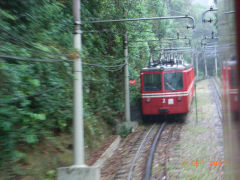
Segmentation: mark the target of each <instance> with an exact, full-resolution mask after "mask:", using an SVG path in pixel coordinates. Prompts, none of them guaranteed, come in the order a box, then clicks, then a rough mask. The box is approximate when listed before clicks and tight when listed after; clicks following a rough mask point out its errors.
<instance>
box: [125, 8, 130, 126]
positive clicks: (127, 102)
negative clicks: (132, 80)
mask: <svg viewBox="0 0 240 180" xmlns="http://www.w3.org/2000/svg"><path fill="white" fill-rule="evenodd" d="M123 14H124V18H125V19H126V18H127V11H126V9H125V8H123ZM123 41H124V42H123V46H124V47H123V48H124V58H125V67H124V82H125V86H124V88H125V121H127V122H130V121H131V114H130V91H129V72H128V38H127V28H126V29H125V33H124V36H123Z"/></svg>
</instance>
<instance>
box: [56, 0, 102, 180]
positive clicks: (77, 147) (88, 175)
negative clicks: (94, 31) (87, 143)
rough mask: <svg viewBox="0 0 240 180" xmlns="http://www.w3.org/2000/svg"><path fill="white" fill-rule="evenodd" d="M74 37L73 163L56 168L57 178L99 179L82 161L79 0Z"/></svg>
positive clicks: (95, 169)
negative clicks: (75, 51)
mask: <svg viewBox="0 0 240 180" xmlns="http://www.w3.org/2000/svg"><path fill="white" fill-rule="evenodd" d="M73 17H74V38H73V45H74V48H75V49H76V50H77V51H78V53H76V56H75V59H74V82H73V83H74V94H73V98H74V99H73V103H74V104H73V108H74V109H73V131H74V132H73V133H74V134H73V154H74V157H73V159H74V164H73V166H70V167H62V168H58V171H57V180H67V179H69V180H76V179H77V180H85V179H91V180H99V179H100V170H99V168H98V167H88V166H86V165H85V162H84V131H83V130H84V125H83V85H82V59H81V47H82V39H81V33H82V32H81V0H73Z"/></svg>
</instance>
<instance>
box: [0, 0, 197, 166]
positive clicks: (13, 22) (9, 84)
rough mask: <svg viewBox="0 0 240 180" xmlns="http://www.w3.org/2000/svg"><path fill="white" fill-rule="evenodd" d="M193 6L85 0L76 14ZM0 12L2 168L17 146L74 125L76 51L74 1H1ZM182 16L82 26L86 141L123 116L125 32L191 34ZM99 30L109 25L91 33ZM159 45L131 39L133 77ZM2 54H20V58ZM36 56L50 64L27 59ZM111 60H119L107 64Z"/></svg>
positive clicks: (155, 0) (17, 154) (133, 35)
mask: <svg viewBox="0 0 240 180" xmlns="http://www.w3.org/2000/svg"><path fill="white" fill-rule="evenodd" d="M191 8H192V6H191V3H190V0H171V1H170V0H169V1H167V0H165V1H162V0H146V1H131V3H130V1H122V0H114V1H110V0H102V1H97V0H90V1H82V12H81V14H82V20H83V21H91V20H95V19H119V18H125V16H124V10H125V11H126V12H127V15H126V17H128V18H135V17H151V16H152V17H154V16H166V15H182V14H179V11H180V13H181V11H182V12H183V13H185V14H187V12H190V11H191V10H192V9H191ZM197 15H198V14H197ZM0 16H1V18H0V43H1V48H0V55H1V59H0V87H1V88H0V98H1V101H0V137H1V138H0V151H1V155H0V167H13V166H14V163H16V162H18V161H19V160H21V159H22V158H23V157H25V156H26V153H25V152H24V151H22V150H21V147H22V146H30V147H33V146H34V145H37V144H38V143H39V142H41V141H42V140H43V139H44V138H45V137H47V136H56V135H59V134H60V133H62V132H64V133H66V132H67V133H71V131H72V108H73V107H72V93H73V91H72V81H73V75H72V63H71V62H70V61H69V60H71V59H72V57H73V56H74V51H75V50H74V49H73V48H72V46H73V45H72V44H73V42H72V39H73V35H72V32H73V18H72V2H71V1H69V0H39V1H37V0H24V1H20V0H17V1H0ZM183 22H184V21H181V22H176V21H161V22H159V21H158V22H156V21H155V22H148V23H146V22H138V23H136V22H131V23H125V24H123V23H111V24H97V25H84V26H83V27H82V28H83V31H86V32H84V33H83V36H82V38H83V40H82V42H83V54H82V57H83V62H84V63H85V64H84V66H83V69H84V119H85V132H86V133H85V136H86V137H85V139H86V144H87V145H88V146H90V147H91V146H94V145H93V144H94V143H95V142H96V141H101V140H103V139H104V138H105V137H106V136H107V135H108V134H109V133H112V132H113V131H115V125H116V124H117V123H118V122H119V121H120V120H121V119H122V118H123V117H122V116H123V111H124V108H123V104H124V103H123V102H124V95H123V92H124V91H123V85H124V83H123V82H124V81H123V68H122V67H123V66H121V65H122V64H123V63H124V58H123V36H122V34H123V33H124V32H125V30H128V39H129V41H136V40H143V39H154V38H155V39H156V38H158V39H160V38H163V37H173V36H176V33H177V32H180V34H181V35H188V34H189V33H190V32H187V30H186V29H185V26H183V25H182V24H183ZM184 23H185V22H184ZM176 27H178V29H177V28H176ZM103 29H107V30H111V31H108V32H101V33H89V32H88V31H90V30H103ZM149 31H152V32H153V33H149ZM160 45H162V44H159V42H153V43H150V44H148V43H146V42H143V43H137V44H133V43H131V44H129V46H132V48H129V63H130V67H129V71H130V72H129V73H130V78H131V79H138V77H139V72H140V69H141V68H142V67H143V66H145V65H146V64H147V63H148V59H149V57H150V50H151V51H152V50H154V49H157V48H158V47H159V46H160ZM162 46H167V44H166V45H165V44H164V45H162ZM136 47H139V48H136ZM6 55H10V56H18V57H22V60H21V59H14V58H11V57H8V56H6ZM189 57H190V56H189ZM29 58H31V59H29ZM34 59H35V60H36V59H44V60H48V61H50V62H39V61H31V60H34ZM56 60H61V61H60V62H57V61H56ZM87 63H88V64H87ZM99 65H100V66H99ZM103 65H104V66H103ZM109 65H114V66H115V65H119V66H116V67H115V68H110V67H108V66H109ZM138 81H139V80H138ZM138 94H139V86H138V85H137V86H134V87H131V99H132V101H136V100H137V98H138ZM106 127H109V128H106ZM107 129H109V130H107ZM105 130H106V131H105ZM90 139H91V142H90Z"/></svg>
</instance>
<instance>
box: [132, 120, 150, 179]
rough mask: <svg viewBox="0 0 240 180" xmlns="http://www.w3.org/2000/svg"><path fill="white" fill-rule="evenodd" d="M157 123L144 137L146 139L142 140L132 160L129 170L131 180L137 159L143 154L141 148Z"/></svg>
mask: <svg viewBox="0 0 240 180" xmlns="http://www.w3.org/2000/svg"><path fill="white" fill-rule="evenodd" d="M154 126H155V125H152V127H151V128H150V130H149V131H148V132H147V134H146V136H145V137H144V139H143V140H142V143H141V144H140V146H139V148H138V150H137V153H136V155H135V157H134V159H133V161H132V164H131V167H130V170H129V173H128V180H131V179H132V175H133V170H134V167H135V164H136V161H137V159H138V158H139V156H140V154H141V150H142V147H143V145H144V144H145V141H146V139H147V138H148V136H149V134H150V133H151V132H152V130H153V128H154Z"/></svg>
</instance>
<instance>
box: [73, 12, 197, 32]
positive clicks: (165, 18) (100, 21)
mask: <svg viewBox="0 0 240 180" xmlns="http://www.w3.org/2000/svg"><path fill="white" fill-rule="evenodd" d="M185 18H187V19H190V20H192V23H193V25H192V26H187V28H192V29H194V28H195V24H196V23H195V19H194V17H192V16H188V15H185V16H163V17H149V18H132V19H111V20H96V21H82V22H78V21H76V22H75V24H79V25H80V24H82V25H84V24H97V23H118V22H130V21H149V20H168V19H185Z"/></svg>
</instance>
